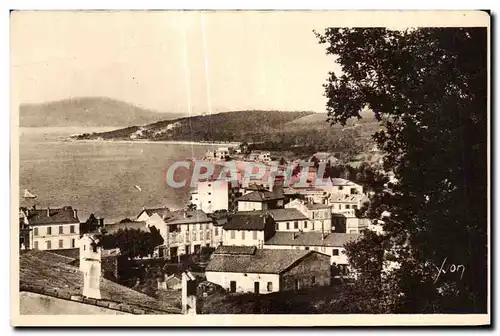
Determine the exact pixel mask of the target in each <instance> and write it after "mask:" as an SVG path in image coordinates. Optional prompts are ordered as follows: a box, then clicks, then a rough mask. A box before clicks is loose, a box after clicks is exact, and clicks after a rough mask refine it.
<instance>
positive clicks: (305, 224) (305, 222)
mask: <svg viewBox="0 0 500 336" xmlns="http://www.w3.org/2000/svg"><path fill="white" fill-rule="evenodd" d="M304 229H307V221H304Z"/></svg>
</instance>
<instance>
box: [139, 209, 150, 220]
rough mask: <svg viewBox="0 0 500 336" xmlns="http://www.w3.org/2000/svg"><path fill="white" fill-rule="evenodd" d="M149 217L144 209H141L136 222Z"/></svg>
mask: <svg viewBox="0 0 500 336" xmlns="http://www.w3.org/2000/svg"><path fill="white" fill-rule="evenodd" d="M149 218H150V216H149V215H148V214H147V213H146V211H143V212H142V213H141V214H140V215H139V217H137V219H136V221H138V222H145V221H147V220H148V219H149Z"/></svg>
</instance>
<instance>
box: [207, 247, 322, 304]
mask: <svg viewBox="0 0 500 336" xmlns="http://www.w3.org/2000/svg"><path fill="white" fill-rule="evenodd" d="M205 274H206V277H207V280H208V281H210V282H213V283H216V284H218V285H220V286H222V287H223V288H225V289H226V290H227V291H229V292H240V293H245V292H252V293H256V294H268V293H273V292H279V291H286V290H299V289H302V288H310V287H316V286H329V285H330V277H331V270H330V260H329V257H328V256H326V255H324V254H321V253H318V252H314V251H299V250H289V251H285V250H270V249H267V250H266V249H257V248H255V247H240V246H221V247H219V248H218V249H217V250H216V251H215V252H214V254H213V256H212V259H211V260H210V262H209V264H208V265H207V268H206V273H205Z"/></svg>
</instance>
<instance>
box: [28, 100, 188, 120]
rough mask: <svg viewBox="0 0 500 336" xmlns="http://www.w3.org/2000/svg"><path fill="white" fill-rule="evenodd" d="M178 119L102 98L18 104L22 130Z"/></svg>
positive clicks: (173, 115)
mask: <svg viewBox="0 0 500 336" xmlns="http://www.w3.org/2000/svg"><path fill="white" fill-rule="evenodd" d="M179 116H180V115H179V114H169V113H158V112H155V111H151V110H148V109H144V108H141V107H138V106H135V105H132V104H129V103H126V102H123V101H119V100H115V99H110V98H104V97H83V98H73V99H65V100H60V101H54V102H48V103H40V104H21V106H20V107H19V124H20V126H21V127H69V126H72V127H73V126H79V127H106V126H116V127H123V126H131V125H145V124H149V123H152V122H155V121H158V120H165V119H173V118H178V117H179Z"/></svg>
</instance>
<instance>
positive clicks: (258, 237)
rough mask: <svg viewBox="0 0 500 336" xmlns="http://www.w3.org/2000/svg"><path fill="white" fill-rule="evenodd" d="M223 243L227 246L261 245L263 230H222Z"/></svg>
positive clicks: (262, 242)
mask: <svg viewBox="0 0 500 336" xmlns="http://www.w3.org/2000/svg"><path fill="white" fill-rule="evenodd" d="M223 234H224V236H223V244H224V245H229V246H257V247H259V246H262V245H263V244H264V231H255V230H254V231H250V230H224V233H223Z"/></svg>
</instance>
